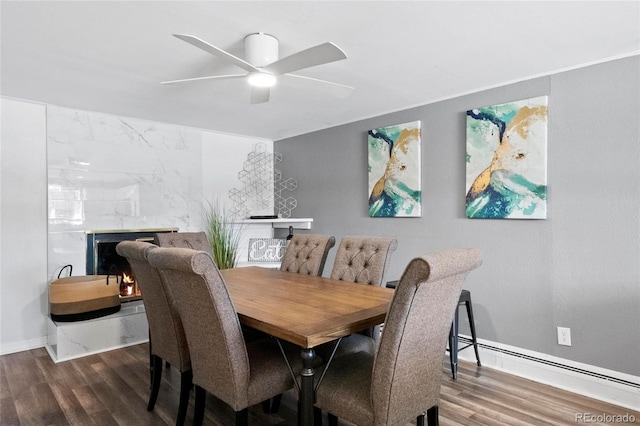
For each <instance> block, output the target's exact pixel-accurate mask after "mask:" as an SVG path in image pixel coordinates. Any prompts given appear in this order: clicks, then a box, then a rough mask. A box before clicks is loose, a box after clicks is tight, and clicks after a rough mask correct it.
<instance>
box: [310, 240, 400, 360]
mask: <svg viewBox="0 0 640 426" xmlns="http://www.w3.org/2000/svg"><path fill="white" fill-rule="evenodd" d="M397 248H398V241H397V240H396V239H395V238H382V237H370V236H348V237H344V238H342V240H341V241H340V246H339V247H338V251H337V252H336V258H335V260H334V262H333V269H332V270H331V278H333V279H335V280H341V281H348V282H353V283H360V284H369V285H377V286H381V285H383V283H384V281H383V279H384V273H385V270H386V268H387V265H388V264H389V261H390V260H391V255H392V253H393V252H394V251H395V250H396V249H397ZM379 334H380V327H379V326H376V327H374V328H371V329H368V330H364V331H362V332H360V333H356V334H352V335H351V336H348V337H345V338H344V339H342V342H341V343H340V345H339V346H338V348H337V352H336V353H335V355H334V356H336V357H340V356H342V355H344V354H347V353H351V352H358V351H360V350H366V351H370V352H373V351H374V350H375V345H376V340H377V338H378V336H379ZM332 346H335V345H333V344H332V343H327V344H324V345H322V346H320V347H319V348H318V350H317V353H318V354H319V355H320V356H321V357H323V358H324V359H325V360H326V359H328V357H329V356H330V353H331V352H332V350H331V347H332Z"/></svg>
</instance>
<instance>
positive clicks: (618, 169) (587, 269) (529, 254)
mask: <svg viewBox="0 0 640 426" xmlns="http://www.w3.org/2000/svg"><path fill="white" fill-rule="evenodd" d="M541 95H548V96H549V132H548V135H549V141H548V184H549V185H548V219H546V220H481V219H475V220H471V219H466V218H465V210H464V208H465V205H464V195H465V112H466V110H468V109H471V108H474V107H480V106H486V105H492V104H500V103H504V102H509V101H516V100H521V99H526V98H531V97H536V96H541ZM380 102H384V99H381V100H380ZM413 120H421V121H422V175H423V176H422V179H423V180H422V185H423V186H422V189H423V214H422V217H421V218H369V217H368V206H367V199H368V194H367V179H368V177H367V136H366V132H367V130H369V129H373V128H377V127H382V126H388V125H393V124H400V123H404V122H409V121H413ZM639 123H640V57H638V56H635V57H631V58H625V59H620V60H616V61H611V62H607V63H603V64H598V65H594V66H590V67H585V68H581V69H578V70H573V71H569V72H564V73H560V74H554V75H551V76H546V77H541V78H536V79H533V80H529V81H526V82H521V83H517V84H512V85H508V86H504V87H500V88H496V89H491V90H487V91H484V92H480V93H475V94H471V95H467V96H462V97H459V98H455V99H450V100H446V101H441V102H437V103H434V104H430V105H425V106H422V107H417V108H412V109H409V110H405V111H401V112H397V113H393V114H388V115H384V116H380V117H375V118H371V119H367V120H363V121H359V122H355V123H350V124H347V125H343V126H339V127H334V128H331V129H327V130H323V131H319V132H315V133H311V134H306V135H302V136H298V137H294V138H290V139H285V140H280V141H276V143H275V146H274V149H275V150H276V151H279V152H280V153H282V154H283V161H282V162H281V163H280V164H279V168H280V169H281V170H282V173H283V175H285V176H290V177H294V178H296V179H297V180H298V189H297V190H296V191H294V192H293V193H292V196H294V197H295V198H297V200H298V207H297V208H296V209H295V210H294V213H293V215H294V216H296V217H313V218H314V223H313V230H312V231H311V232H314V233H323V234H332V235H335V236H336V240H337V241H339V240H340V238H342V237H343V236H345V235H358V234H370V235H371V234H375V235H383V236H393V237H396V238H397V239H398V244H399V247H398V250H397V251H396V253H395V254H394V257H393V259H392V261H391V265H390V269H389V270H388V273H387V277H386V278H387V279H389V280H390V279H397V278H399V276H400V275H401V273H402V271H403V269H404V267H405V266H406V264H407V262H408V261H409V260H410V259H411V258H412V257H414V256H417V255H421V254H424V253H427V252H431V251H434V250H438V249H442V248H448V247H457V246H473V247H478V248H480V249H481V250H482V251H483V253H484V264H483V266H482V267H481V268H480V269H479V270H476V271H474V272H473V273H472V274H471V275H470V276H469V278H468V280H467V284H466V287H467V288H468V289H470V290H472V296H473V302H474V311H475V312H474V313H475V315H476V322H477V328H478V332H479V337H480V338H482V339H487V340H490V341H494V342H499V343H502V344H507V345H513V346H516V347H520V348H525V349H529V350H533V351H537V352H541V353H545V354H549V355H554V356H558V357H561V358H565V359H569V360H573V361H578V362H583V363H586V364H590V365H594V366H599V367H602V368H607V369H611V370H615V371H618V372H623V373H628V374H633V375H636V376H638V375H640V357H639V356H638V354H639V353H640V266H639V265H640V185H639V184H640V124H639ZM334 255H335V249H333V250H332V252H331V253H330V257H329V258H328V260H327V267H326V268H325V276H326V275H328V274H329V273H330V272H331V265H332V263H333V258H334ZM557 326H561V327H570V328H571V333H572V336H571V337H572V344H573V345H572V346H571V347H565V346H559V345H557V335H556V327H557Z"/></svg>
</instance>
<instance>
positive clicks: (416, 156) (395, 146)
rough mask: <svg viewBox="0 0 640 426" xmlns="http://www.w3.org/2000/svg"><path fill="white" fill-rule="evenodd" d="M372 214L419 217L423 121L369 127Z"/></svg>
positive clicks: (378, 215)
mask: <svg viewBox="0 0 640 426" xmlns="http://www.w3.org/2000/svg"><path fill="white" fill-rule="evenodd" d="M367 139H368V143H369V216H370V217H420V216H421V214H422V208H421V201H422V191H421V184H420V182H421V179H420V121H414V122H411V123H405V124H399V125H395V126H388V127H381V128H379V129H373V130H369V132H368V136H367Z"/></svg>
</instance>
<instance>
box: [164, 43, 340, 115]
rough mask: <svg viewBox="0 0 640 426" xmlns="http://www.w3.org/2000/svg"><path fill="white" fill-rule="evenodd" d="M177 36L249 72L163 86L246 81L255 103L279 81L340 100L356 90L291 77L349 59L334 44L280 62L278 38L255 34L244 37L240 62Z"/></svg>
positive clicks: (311, 49) (234, 57)
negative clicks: (294, 82) (312, 87)
mask: <svg viewBox="0 0 640 426" xmlns="http://www.w3.org/2000/svg"><path fill="white" fill-rule="evenodd" d="M174 37H177V38H179V39H180V40H182V41H185V42H187V43H189V44H191V45H193V46H195V47H197V48H199V49H202V50H204V51H205V52H208V53H210V54H212V55H215V56H218V57H220V58H221V59H223V60H225V61H227V62H229V63H231V64H234V65H236V66H238V67H240V68H242V69H243V70H245V71H246V73H244V74H227V75H211V76H206V77H196V78H185V79H182V80H171V81H164V82H162V83H160V84H175V83H186V82H192V81H202V80H214V79H215V80H230V79H246V80H247V82H248V83H249V85H250V86H251V103H252V104H258V103H262V102H268V101H269V96H270V94H271V87H273V86H274V85H275V84H276V82H277V81H278V79H280V78H286V79H291V80H297V81H299V82H300V83H302V84H304V85H315V86H319V87H321V88H322V90H323V92H326V93H329V94H332V95H334V96H337V97H346V96H348V95H349V94H350V93H351V92H352V91H353V87H350V86H346V85H344V84H339V83H334V82H331V81H326V80H319V79H317V78H311V77H305V76H302V75H297V74H291V72H293V71H298V70H301V69H304V68H309V67H314V66H316V65H322V64H328V63H330V62H335V61H341V60H343V59H346V58H347V55H346V54H345V53H344V52H343V51H342V49H340V48H339V47H338V46H336V45H335V44H333V43H329V42H327V43H323V44H319V45H317V46H314V47H310V48H308V49H305V50H302V51H300V52H297V53H294V54H292V55H289V56H287V57H285V58H282V59H278V39H277V38H275V37H274V36H272V35H269V34H265V33H253V34H249V35H248V36H246V37H245V38H244V44H245V56H246V59H240V58H238V57H237V56H234V55H232V54H231V53H229V52H227V51H225V50H222V49H220V48H219V47H216V46H213V45H212V44H209V43H207V42H206V41H204V40H202V39H200V38H198V37H195V36H192V35H186V34H174Z"/></svg>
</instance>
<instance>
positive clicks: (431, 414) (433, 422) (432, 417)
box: [427, 405, 440, 426]
mask: <svg viewBox="0 0 640 426" xmlns="http://www.w3.org/2000/svg"><path fill="white" fill-rule="evenodd" d="M438 417H439V416H438V406H437V405H434V406H433V407H431V408H429V409H428V410H427V425H428V426H438V423H439V422H440V420H439V419H438Z"/></svg>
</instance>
